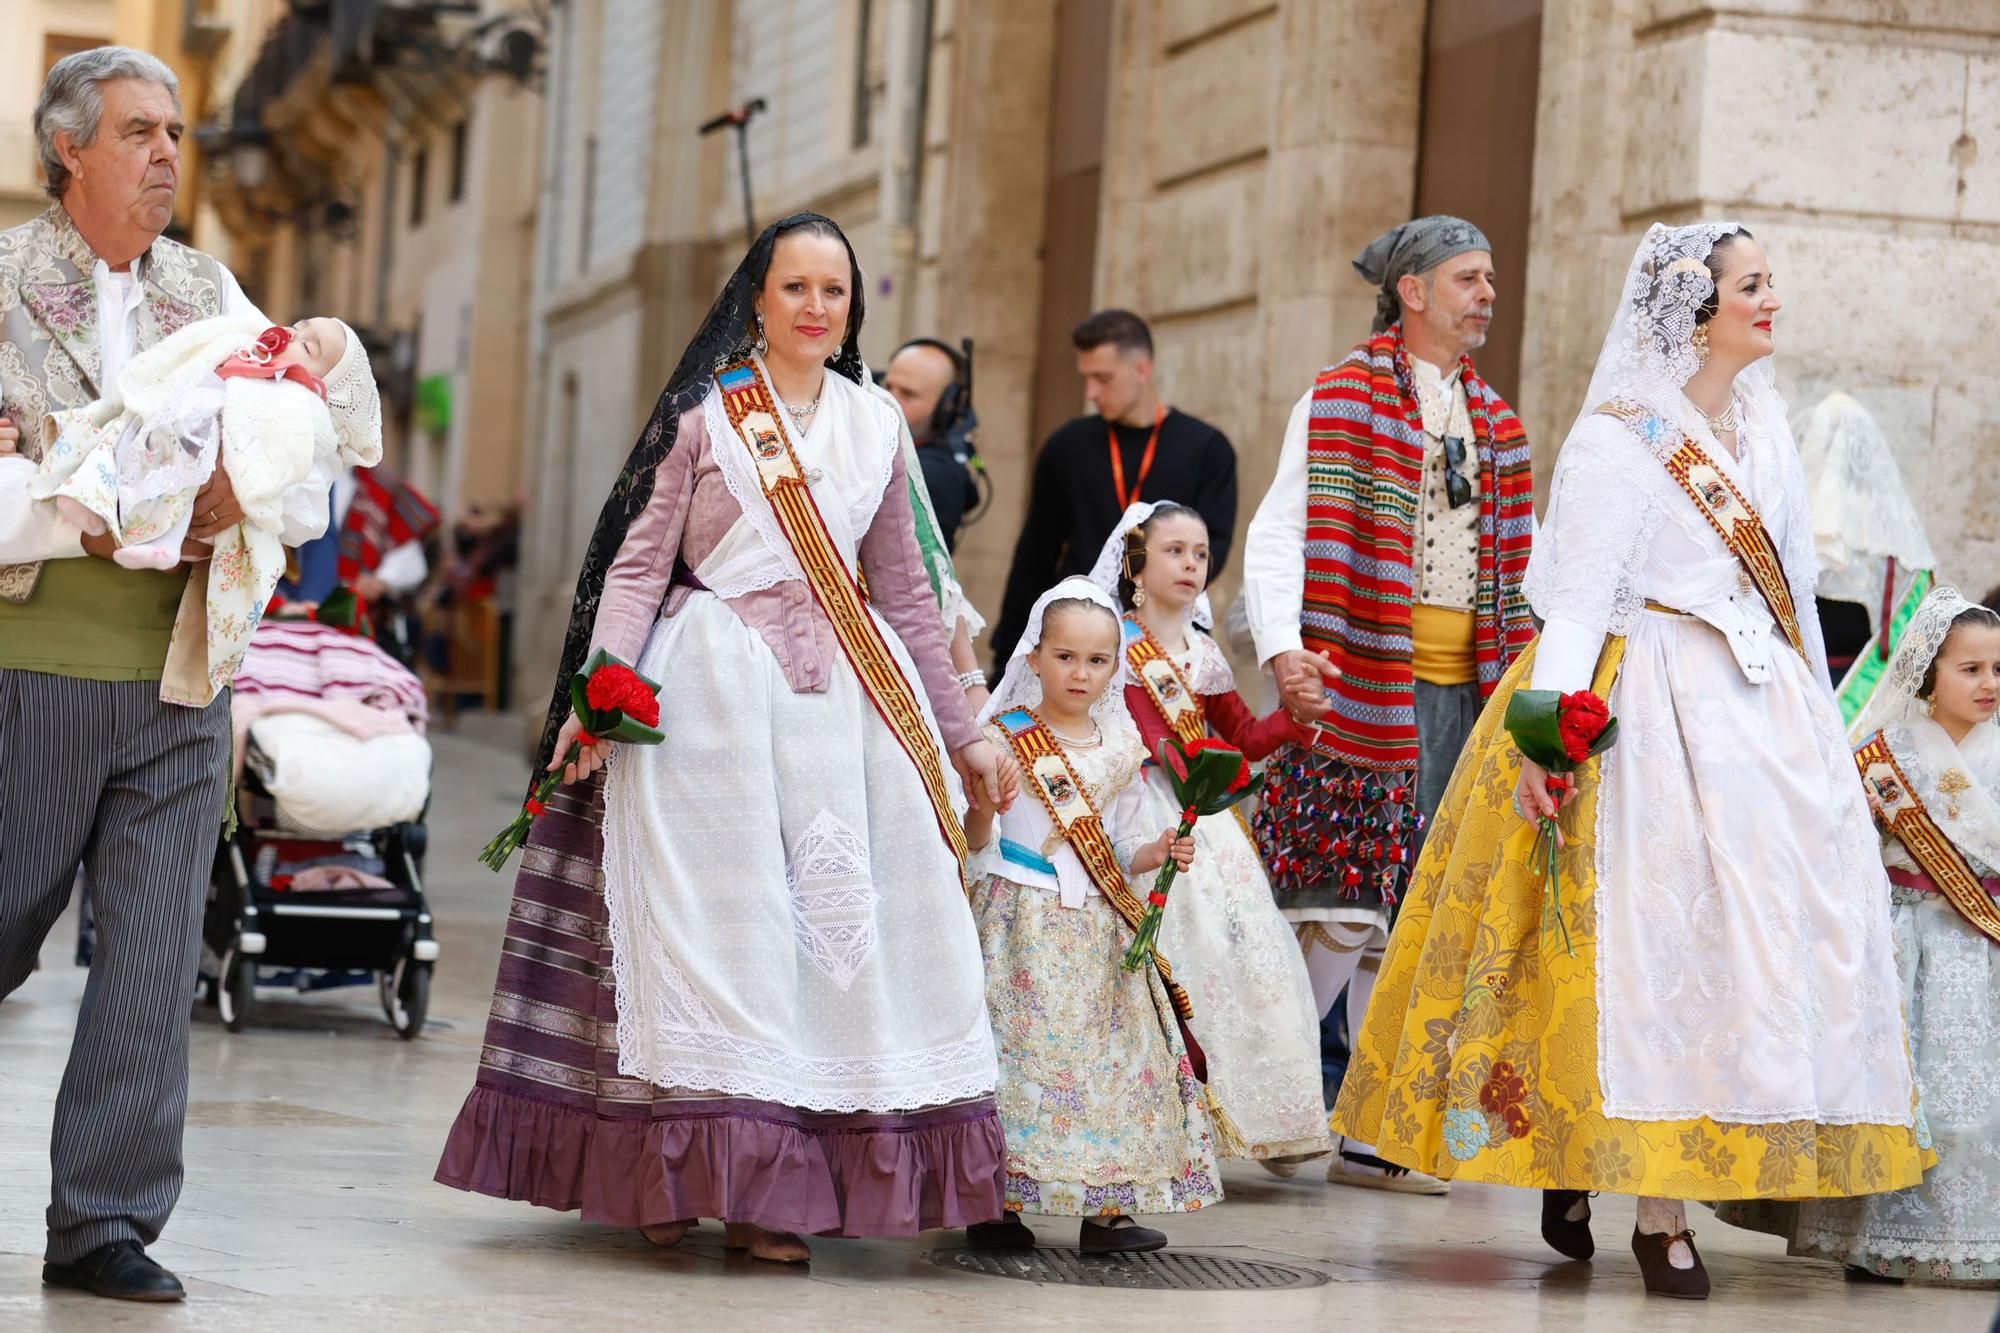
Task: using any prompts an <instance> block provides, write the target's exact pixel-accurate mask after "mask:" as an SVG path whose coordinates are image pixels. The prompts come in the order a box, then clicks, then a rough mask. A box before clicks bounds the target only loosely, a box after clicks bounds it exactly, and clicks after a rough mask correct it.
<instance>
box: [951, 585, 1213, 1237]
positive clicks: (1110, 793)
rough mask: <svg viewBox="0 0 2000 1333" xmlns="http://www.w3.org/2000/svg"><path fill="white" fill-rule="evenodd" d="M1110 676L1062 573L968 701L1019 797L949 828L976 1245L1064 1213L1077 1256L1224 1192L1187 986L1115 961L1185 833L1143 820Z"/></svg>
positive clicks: (1105, 599) (1157, 970)
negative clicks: (978, 1171)
mask: <svg viewBox="0 0 2000 1333" xmlns="http://www.w3.org/2000/svg"><path fill="white" fill-rule="evenodd" d="M1118 676H1119V670H1118V612H1117V609H1116V606H1115V604H1114V603H1113V602H1112V600H1111V597H1110V595H1109V594H1107V593H1105V592H1104V591H1103V590H1102V589H1101V588H1098V587H1096V586H1095V585H1094V584H1093V583H1092V582H1091V581H1090V580H1089V579H1085V578H1082V577H1080V576H1073V577H1071V578H1067V579H1064V580H1063V581H1062V582H1061V583H1058V584H1057V585H1056V586H1055V587H1053V588H1051V589H1049V590H1048V591H1047V592H1045V593H1043V594H1042V595H1041V596H1040V597H1039V598H1037V599H1036V601H1035V604H1034V606H1033V607H1032V608H1030V611H1029V615H1028V622H1027V627H1026V630H1025V631H1024V632H1023V634H1022V635H1021V638H1020V639H1019V641H1017V642H1016V643H1015V645H1014V654H1013V656H1012V657H1011V658H1010V659H1009V660H1008V663H1007V670H1006V673H1005V674H1004V675H1002V676H1001V678H1000V684H999V686H998V688H997V689H996V690H995V691H994V694H993V697H992V698H991V699H990V700H988V701H987V704H986V707H985V709H984V710H983V711H982V712H981V713H980V720H981V721H982V722H984V723H985V724H986V733H987V735H989V736H991V737H992V738H993V740H994V742H995V743H996V744H997V745H1005V746H1006V747H1007V749H1008V751H1009V752H1010V754H1009V757H1010V758H1012V759H1013V760H1014V761H1015V762H1017V763H1018V764H1019V765H1020V767H1021V768H1022V770H1023V772H1024V775H1025V776H1024V782H1025V784H1026V786H1027V788H1028V791H1029V793H1031V794H1030V795H1028V796H1027V797H1026V798H1025V799H1023V800H1020V801H1017V802H1015V804H1014V808H1013V809H1012V810H1010V811H1008V812H1007V814H1006V816H1005V817H1004V818H1001V819H998V820H996V819H994V818H992V817H991V816H990V815H988V814H987V813H986V812H984V811H983V810H982V811H975V812H974V813H973V814H972V816H971V817H970V818H969V819H968V820H967V821H966V832H967V834H968V836H969V837H970V839H971V841H972V845H973V847H974V848H975V852H974V858H975V859H974V862H973V864H974V867H975V868H976V870H977V871H978V882H977V883H976V884H975V886H974V888H973V895H972V903H973V910H974V912H975V913H977V915H978V917H979V936H980V940H981V942H982V943H983V944H984V946H985V950H986V979H987V980H986V1001H987V1004H988V1006H989V1007H990V1008H991V1009H992V1011H993V1032H994V1040H995V1042H996V1043H997V1044H998V1046H999V1050H1000V1118H1001V1122H1002V1123H1003V1124H1004V1125H1005V1127H1006V1131H1007V1208H1006V1212H1005V1214H1004V1215H1002V1214H1001V1213H999V1212H995V1213H994V1214H993V1220H991V1221H987V1222H982V1223H980V1224H978V1225H975V1226H973V1227H970V1228H968V1229H967V1232H966V1239H967V1241H968V1242H969V1243H970V1244H971V1245H972V1246H973V1248H975V1249H997V1250H1025V1249H1029V1248H1031V1247H1033V1245H1034V1244H1035V1233H1034V1232H1033V1231H1031V1230H1030V1229H1029V1228H1028V1226H1027V1224H1026V1223H1024V1222H1023V1221H1022V1220H1021V1216H1022V1214H1024V1213H1026V1214H1031V1215H1036V1216H1041V1217H1074V1218H1078V1219H1079V1223H1078V1232H1077V1247H1078V1248H1079V1249H1080V1250H1081V1251H1082V1252H1083V1253H1085V1254H1108V1253H1115V1252H1124V1253H1134V1252H1142V1251H1146V1250H1157V1249H1159V1248H1160V1247H1161V1246H1163V1245H1165V1244H1166V1243H1167V1238H1166V1236H1165V1234H1164V1233H1162V1232H1159V1231H1156V1230H1154V1229H1153V1228H1151V1227H1146V1226H1141V1225H1139V1223H1138V1221H1137V1220H1136V1219H1135V1217H1134V1215H1135V1214H1142V1213H1188V1212H1194V1211H1195V1210H1197V1209H1200V1208H1205V1207H1207V1206H1208V1205H1210V1204H1213V1203H1217V1202H1219V1201H1220V1200H1221V1198H1222V1178H1221V1176H1220V1175H1219V1174H1218V1173H1217V1171H1216V1169H1215V1143H1214V1139H1213V1136H1212V1135H1211V1133H1210V1130H1209V1124H1210V1121H1209V1115H1208V1111H1207V1109H1206V1105H1205V1101H1204V1098H1203V1096H1202V1087H1201V1081H1200V1080H1201V1055H1200V1047H1199V1045H1198V1044H1195V1045H1190V1044H1189V1040H1188V1039H1187V1038H1186V1037H1185V1035H1184V1033H1183V1030H1182V1022H1183V1021H1184V1016H1185V1014H1186V1013H1187V1011H1188V1008H1187V996H1186V993H1185V992H1184V991H1183V990H1182V989H1181V988H1180V985H1179V983H1177V982H1176V981H1175V980H1174V967H1173V964H1172V962H1171V961H1170V960H1169V956H1168V953H1167V951H1166V949H1165V947H1164V946H1162V947H1160V948H1159V949H1156V950H1155V951H1154V954H1153V962H1154V964H1155V966H1152V967H1140V968H1138V969H1137V970H1132V971H1128V970H1127V969H1126V968H1125V966H1124V961H1123V960H1124V957H1125V951H1126V949H1127V948H1128V947H1129V946H1130V945H1131V943H1132V938H1133V932H1134V930H1136V929H1137V926H1138V922H1139V919H1140V918H1141V917H1142V916H1143V914H1144V913H1145V910H1146V907H1145V903H1144V901H1143V897H1142V895H1144V894H1145V893H1146V891H1147V888H1148V887H1149V886H1150V884H1151V881H1152V878H1153V876H1154V873H1155V872H1156V871H1158V870H1159V868H1160V867H1161V866H1163V865H1165V864H1166V861H1167V858H1168V857H1172V858H1173V859H1174V861H1175V863H1176V864H1177V865H1179V867H1180V868H1181V870H1182V871H1186V870H1187V869H1188V866H1189V864H1190V863H1191V862H1192V861H1193V859H1194V854H1195V840H1194V839H1193V838H1192V837H1188V838H1177V837H1176V836H1175V834H1176V833H1177V832H1178V824H1179V812H1178V811H1176V812H1171V813H1169V814H1168V815H1166V816H1165V817H1164V818H1160V817H1153V816H1149V815H1148V814H1147V813H1146V802H1145V798H1144V795H1143V780H1142V779H1141V777H1140V775H1139V770H1140V766H1141V765H1142V764H1143V763H1144V762H1145V758H1146V751H1145V748H1144V746H1143V745H1142V744H1141V743H1140V740H1139V731H1138V728H1137V727H1135V726H1134V725H1133V724H1132V717H1131V714H1130V713H1128V712H1127V711H1126V709H1125V695H1124V692H1123V691H1122V690H1121V689H1119V687H1118ZM1162 825H1164V826H1165V828H1164V831H1163V832H1155V830H1158V829H1161V827H1162Z"/></svg>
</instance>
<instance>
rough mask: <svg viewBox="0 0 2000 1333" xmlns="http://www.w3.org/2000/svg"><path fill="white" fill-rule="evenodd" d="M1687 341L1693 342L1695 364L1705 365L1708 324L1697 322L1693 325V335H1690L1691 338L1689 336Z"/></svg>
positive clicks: (1706, 361)
mask: <svg viewBox="0 0 2000 1333" xmlns="http://www.w3.org/2000/svg"><path fill="white" fill-rule="evenodd" d="M1688 341H1689V342H1691V343H1693V344H1694V359H1695V364H1696V365H1701V366H1705V365H1707V364H1708V325H1706V324H1697V325H1695V330H1694V335H1693V336H1692V337H1691V338H1689V339H1688Z"/></svg>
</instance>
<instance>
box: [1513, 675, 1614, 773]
mask: <svg viewBox="0 0 2000 1333" xmlns="http://www.w3.org/2000/svg"><path fill="white" fill-rule="evenodd" d="M1561 707H1562V695H1561V694H1560V693H1559V692H1557V691H1555V690H1516V691H1514V697H1513V698H1511V699H1509V700H1508V701H1507V717H1506V719H1505V725H1506V728H1507V734H1508V735H1509V736H1512V737H1513V738H1514V744H1515V745H1517V746H1519V747H1520V749H1521V753H1522V754H1524V755H1526V756H1527V757H1528V758H1529V759H1532V760H1533V761H1534V762H1536V763H1538V764H1540V765H1541V766H1542V767H1543V768H1545V769H1547V770H1548V771H1549V772H1551V773H1567V772H1569V771H1570V770H1571V769H1572V768H1574V767H1575V765H1574V764H1572V763H1571V762H1570V757H1569V753H1568V751H1566V750H1564V749H1563V744H1562V727H1561V723H1560V712H1561ZM1605 730H1606V731H1609V730H1610V728H1609V727H1607V728H1605Z"/></svg>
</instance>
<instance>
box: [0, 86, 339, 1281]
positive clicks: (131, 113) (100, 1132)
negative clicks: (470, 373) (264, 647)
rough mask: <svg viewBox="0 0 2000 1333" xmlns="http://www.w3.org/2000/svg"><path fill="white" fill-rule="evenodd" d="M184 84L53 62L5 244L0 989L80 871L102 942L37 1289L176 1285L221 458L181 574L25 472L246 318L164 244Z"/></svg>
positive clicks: (209, 743)
mask: <svg viewBox="0 0 2000 1333" xmlns="http://www.w3.org/2000/svg"><path fill="white" fill-rule="evenodd" d="M178 89H179V81H178V80H177V79H176V78H175V77H174V74H173V71H172V70H170V69H168V68H167V66H166V65H165V64H163V63H162V62H161V61H159V60H158V59H156V58H155V57H153V56H150V55H147V54H145V53H144V52H141V51H134V50H130V49H128V48H125V47H116V46H110V47H99V48H97V49H95V50H90V51H83V52H79V53H77V54H75V55H72V56H68V57H66V58H65V59H63V60H61V61H59V62H58V63H57V64H56V66H55V67H54V68H53V69H52V70H50V71H49V76H48V82H47V84H46V85H45V86H44V88H43V90H42V95H41V100H40V101H39V103H38V104H37V105H36V107H35V115H34V128H35V136H36V140H37V145H38V148H39V151H40V154H41V162H42V169H43V172H44V174H45V175H46V177H47V180H48V192H49V194H50V196H51V197H52V198H53V199H54V200H55V203H54V205H53V206H52V207H51V208H50V209H49V210H48V211H47V212H45V213H43V214H42V215H41V216H40V217H38V218H36V219H35V220H34V221H32V222H28V223H26V224H24V225H22V226H19V227H15V228H13V229H11V230H9V231H6V232H0V400H4V403H5V407H6V420H5V421H0V755H4V757H5V758H4V763H0V839H4V840H5V852H4V854H0V997H4V996H6V995H9V994H11V993H12V992H13V991H14V990H15V989H16V988H18V987H19V986H20V985H21V983H22V982H23V981H25V980H26V979H27V978H28V976H29V974H30V973H31V972H32V971H33V970H34V967H35V962H36V955H37V952H38V950H39V949H40V946H41V943H42V940H43V938H44V937H45V936H46V935H47V934H48V932H49V929H50V927H51V926H52V925H53V924H54V923H55V920H56V918H57V917H58V916H59V915H60V913H61V912H62V909H63V907H64V905H65V903H66V902H67V900H68V897H69V889H70V885H71V881H72V878H73V876H74V874H75V871H76V868H77V866H78V865H82V866H83V867H85V869H86V870H87V872H88V875H87V878H88V883H89V893H90V895H91V902H92V906H93V908H94V909H95V913H96V918H97V931H98V938H99V943H98V947H97V950H96V955H95V957H94V959H93V961H92V963H91V973H90V980H89V982H88V984H87V986H86V987H85V990H84V998H83V1008H82V1013H81V1014H80V1016H79V1018H78V1021H77V1028H76V1034H75V1037H74V1039H73V1041H72V1044H71V1047H70V1059H69V1067H68V1069H67V1070H66V1071H65V1072H64V1075H63V1080H62V1086H61V1089H60V1091H59V1092H58V1093H57V1096H56V1109H55V1124H54V1131H53V1136H52V1142H51V1147H50V1161H51V1165H52V1168H53V1197H52V1199H51V1202H50V1205H49V1209H48V1247H47V1254H46V1260H47V1262H46V1264H45V1266H44V1267H43V1270H42V1280H43V1281H44V1282H45V1283H48V1284H50V1285H54V1286H64V1287H75V1288H80V1289H82V1290H86V1291H91V1292H95V1293H96V1294H98V1295H100V1296H110V1297H118V1298H122V1299H127V1300H150V1301H162V1300H179V1299H181V1297H182V1296H183V1295H184V1293H183V1291H182V1288H181V1284H180V1283H179V1281H178V1280H176V1279H175V1277H174V1276H173V1274H171V1273H169V1272H167V1271H166V1270H165V1269H164V1268H162V1267H160V1266H159V1265H158V1264H156V1263H154V1262H153V1261H152V1259H150V1258H149V1257H148V1256H147V1255H146V1253H145V1247H146V1246H147V1245H149V1244H151V1243H152V1242H153V1241H154V1239H156V1238H157V1237H158V1236H159V1234H160V1229H161V1228H162V1227H163V1226H164V1225H165V1223H166V1220H167V1216H168V1214H169V1213H170V1212H171V1211H172V1210H173V1206H174V1202H175V1200H176V1199H177V1198H178V1197H179V1195H180V1188H181V1178H182V1162H181V1131H182V1123H183V1121H184V1119H185V1116H186V1109H187V1088H188V1023H189V1005H190V997H191V995H192V991H193V983H194V977H195V970H196V967H197V964H198V961H199V949H200V939H199V929H200V922H201V910H202V901H203V897H204V891H205V888H206V883H207V877H208V870H209V867H210V865H211V863H212V861H213V858H214V855H215V847H216V839H217V837H218V835H219V833H220V831H221V825H222V819H223V807H224V802H225V794H226V792H227V788H228V777H229V763H230V727H229V697H228V694H227V693H226V692H225V693H223V694H221V695H218V696H216V698H215V699H214V701H213V702H210V703H208V704H207V705H206V706H205V707H185V706H176V705H175V704H173V703H169V702H165V701H163V700H162V698H161V697H160V695H161V689H162V685H161V678H162V672H163V668H164V665H165V662H166V659H167V655H168V648H169V645H170V644H171V643H172V642H173V640H174V638H175V636H176V633H177V629H176V626H177V624H179V625H180V627H181V628H180V630H179V631H178V632H180V633H191V634H195V635H199V634H201V633H202V632H203V627H204V624H205V614H204V605H205V596H206V592H205V590H206V587H207V573H206V567H205V566H202V565H199V564H196V563H193V562H196V561H199V560H200V559H202V558H203V556H204V555H205V553H206V550H207V548H206V547H205V546H203V545H202V544H201V542H200V540H199V539H202V538H209V537H213V536H215V535H216V534H218V533H220V532H222V531H224V530H225V529H226V528H228V527H229V526H230V525H232V524H234V523H236V522H237V521H238V520H240V519H241V518H242V516H243V515H242V511H241V508H240V507H239V506H238V504H237V503H236V499H235V495H234V492H233V490H232V487H231V485H230V481H229V477H228V474H227V472H226V471H225V470H224V469H223V468H222V467H220V466H218V467H217V468H216V469H215V472H214V475H213V477H212V479H211V480H210V481H209V482H208V483H207V484H206V486H205V487H204V488H203V489H202V490H201V491H200V493H199V494H198V495H197V496H196V499H195V502H194V509H193V513H194V518H193V520H192V524H191V527H190V530H189V542H188V544H187V545H186V546H185V547H184V548H183V552H184V555H185V556H186V557H187V561H188V562H189V563H182V564H180V565H178V566H176V567H174V568H172V569H166V570H160V569H128V568H123V567H121V566H120V565H119V564H118V563H116V562H115V561H113V560H112V559H111V558H110V557H111V555H112V553H113V550H114V549H115V547H116V544H117V543H116V539H115V538H114V537H113V536H112V535H111V534H110V533H105V534H101V535H96V536H90V535H86V534H84V533H83V532H82V531H81V530H79V529H77V528H75V527H72V526H70V525H69V524H68V523H67V522H66V521H65V520H64V519H63V518H62V517H61V515H60V512H59V511H58V510H56V509H55V508H54V507H53V506H49V505H45V504H40V503H37V502H34V501H32V500H31V499H30V498H29V495H28V483H29V480H30V478H32V477H33V475H34V473H35V469H36V461H37V460H39V459H40V458H41V456H42V454H43V451H45V450H46V449H48V448H49V447H50V445H51V444H52V443H53V440H52V439H51V438H50V431H51V423H50V414H51V413H54V412H57V411H60V410H63V409H68V408H79V407H83V406H85V405H86V404H88V403H90V402H92V401H93V400H94V399H99V398H111V397H115V396H116V393H117V389H118V379H119V372H120V370H121V368H122V367H123V366H124V365H125V364H126V363H127V362H129V361H130V360H131V359H132V358H133V357H134V356H136V355H137V354H138V353H139V352H140V351H143V350H144V349H146V348H148V347H151V346H153V345H154V344H155V343H158V342H160V341H161V340H163V339H165V338H167V337H168V336H170V335H171V334H173V333H174V332H176V331H177V330H179V329H181V328H183V327H184V326H186V325H188V324H190V323H192V322H194V321H195V320H198V319H203V318H207V317H210V316H214V315H218V314H236V315H252V316H254V315H255V314H256V310H255V308H254V307H253V306H252V305H251V304H250V302H249V301H248V300H247V299H246V298H245V296H244V294H243V291H242V289H241V288H240V287H239V286H238V285H237V283H236V279H235V278H233V277H232V276H230V274H229V271H228V270H227V269H225V268H224V267H223V266H222V265H221V264H219V263H217V262H216V261H215V260H213V259H211V258H210V257H208V256H207V255H204V254H201V253H200V252H198V251H195V250H192V249H189V248H188V247H186V246H184V245H179V244H177V243H175V242H173V241H170V240H167V239H165V238H164V236H162V233H163V232H164V231H165V230H166V228H167V224H168V223H169V222H171V221H172V219H173V210H174V193H175V190H176V187H177V186H178V184H179V179H180V166H181V161H180V139H181V134H182V130H183V125H182V120H181V109H180V100H179V93H178ZM370 389H371V391H372V384H371V385H370ZM329 483H330V473H328V474H326V475H319V474H317V471H316V474H315V475H314V476H313V477H311V478H310V479H308V480H307V481H306V482H304V483H302V484H301V485H300V486H298V487H295V488H292V489H291V490H288V491H286V492H285V494H284V496H283V497H282V498H283V501H284V508H285V511H286V514H287V519H286V522H285V531H284V532H283V533H282V537H283V540H284V541H285V542H286V543H287V544H288V545H295V544H297V543H298V542H300V541H304V540H308V539H310V538H312V537H314V536H317V535H318V533H319V532H320V530H321V529H323V528H324V527H325V524H326V518H327V501H326V494H327V488H328V485H329ZM5 1063H6V1062H5V1060H4V1058H0V1065H4V1064H5Z"/></svg>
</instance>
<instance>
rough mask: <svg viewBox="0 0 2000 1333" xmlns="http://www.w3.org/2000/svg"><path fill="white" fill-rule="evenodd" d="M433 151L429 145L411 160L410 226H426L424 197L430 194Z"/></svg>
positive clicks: (418, 151)
mask: <svg viewBox="0 0 2000 1333" xmlns="http://www.w3.org/2000/svg"><path fill="white" fill-rule="evenodd" d="M430 179H431V150H430V146H429V145H428V144H427V145H425V146H424V147H422V148H419V149H418V150H417V155H416V156H415V157H413V158H411V159H410V225H411V226H412V227H421V226H423V225H424V196H426V195H428V194H429V193H430Z"/></svg>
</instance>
